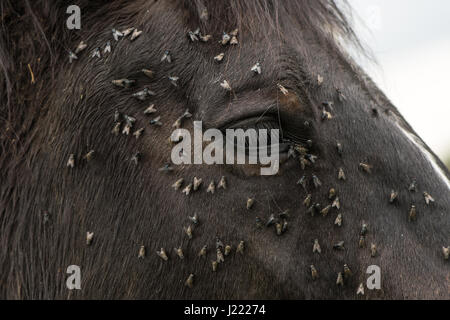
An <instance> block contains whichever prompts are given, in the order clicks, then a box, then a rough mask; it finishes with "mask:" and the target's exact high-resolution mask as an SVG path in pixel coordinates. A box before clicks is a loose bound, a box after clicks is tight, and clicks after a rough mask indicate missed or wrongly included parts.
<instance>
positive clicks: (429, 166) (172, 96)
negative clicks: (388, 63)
mask: <svg viewBox="0 0 450 320" xmlns="http://www.w3.org/2000/svg"><path fill="white" fill-rule="evenodd" d="M72 2H73V1H72ZM72 2H71V1H58V2H55V1H48V0H40V1H33V2H30V1H28V0H20V1H10V0H5V1H2V3H1V4H0V13H1V29H0V30H1V31H0V67H1V70H2V76H1V77H0V96H1V102H0V122H1V128H2V130H1V135H0V137H1V138H0V141H1V149H0V150H1V153H0V175H1V180H2V183H1V185H0V230H1V232H0V243H1V251H0V252H1V253H0V268H1V271H2V272H1V274H0V284H1V285H0V297H1V298H4V299H217V300H222V299H274V300H276V299H449V298H450V290H449V284H450V273H449V264H448V245H449V230H450V219H449V216H448V213H449V209H450V192H449V190H450V182H449V172H448V170H447V169H446V168H445V166H444V165H443V164H442V163H441V162H440V160H439V159H438V158H437V157H436V155H435V154H434V153H433V151H432V150H430V148H429V147H428V146H427V145H426V144H425V143H424V142H423V141H422V140H421V139H420V137H419V136H418V135H417V134H416V133H415V132H414V130H413V129H412V128H411V126H410V125H409V124H408V123H407V122H406V121H405V119H404V118H403V117H402V115H401V114H400V113H399V112H398V111H397V109H396V108H395V106H394V105H393V104H392V103H391V102H390V101H389V99H388V98H387V97H386V96H385V95H384V94H383V93H382V92H381V91H380V89H379V88H378V87H377V86H376V85H375V84H374V82H373V81H372V80H371V79H370V78H369V77H368V76H367V74H366V73H365V72H364V71H363V70H362V68H361V67H359V66H358V65H357V64H356V62H355V61H354V59H352V58H351V56H350V55H349V53H348V52H349V51H348V47H349V46H353V47H354V48H356V49H357V50H359V52H362V53H363V54H364V53H365V54H367V56H370V53H368V52H369V51H368V50H366V49H365V47H364V46H363V45H362V44H361V42H360V41H359V40H358V37H357V36H356V34H355V32H354V31H353V29H352V26H351V22H350V20H349V14H350V8H349V6H348V5H347V4H342V5H338V4H337V3H336V2H335V1H334V0H299V1H281V0H252V1H243V0H234V1H229V0H226V1H212V0H190V1H188V0H186V1H182V0H180V1H175V0H164V1H163V0H159V1H157V0H154V1H143V0H136V1H132V2H125V1H118V0H115V1H96V2H95V3H93V2H91V1H85V0H79V1H76V2H77V3H76V5H77V6H78V8H79V9H80V10H79V12H80V14H81V15H80V17H79V18H80V22H81V23H80V29H79V30H77V29H69V28H68V27H67V26H68V25H69V23H66V22H67V21H68V19H69V18H70V14H71V12H70V10H68V7H69V6H71V5H73V4H74V3H72ZM424 112H425V110H424ZM436 116H438V115H436ZM194 121H201V122H202V124H203V127H204V128H205V129H207V128H216V129H218V130H220V131H221V132H225V130H227V129H229V128H242V129H248V128H254V129H256V130H261V129H277V130H279V133H280V138H282V143H280V145H282V146H283V148H280V151H279V153H280V166H279V171H278V172H277V174H274V175H269V176H262V175H260V174H259V166H254V165H250V164H245V165H238V164H213V165H207V164H181V165H174V164H173V163H172V162H171V150H172V148H173V146H174V141H173V140H169V137H171V134H172V133H173V130H174V128H180V127H181V128H184V129H187V130H189V131H192V130H194V125H193V123H194ZM73 266H75V267H76V268H78V271H79V272H78V276H79V281H78V285H76V282H75V286H70V285H69V284H70V278H71V277H72V273H71V271H70V270H74V269H73V268H74V267H73ZM370 270H375V272H374V273H372V271H370ZM73 275H75V273H74V274H73ZM374 276H377V277H378V278H375V280H373V279H372V280H373V281H372V280H371V279H370V278H371V277H374Z"/></svg>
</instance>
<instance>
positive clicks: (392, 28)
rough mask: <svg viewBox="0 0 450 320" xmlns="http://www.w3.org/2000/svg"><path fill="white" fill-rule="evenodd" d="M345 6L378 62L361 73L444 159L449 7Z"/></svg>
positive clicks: (423, 3) (434, 1) (445, 2)
mask: <svg viewBox="0 0 450 320" xmlns="http://www.w3.org/2000/svg"><path fill="white" fill-rule="evenodd" d="M348 1H349V3H350V4H351V5H352V6H353V8H354V10H355V12H354V15H355V16H354V22H355V29H356V31H357V33H358V34H359V35H360V36H361V37H362V38H363V40H364V41H365V43H366V44H367V45H368V46H369V47H370V48H371V49H372V51H373V53H374V55H375V57H376V59H377V61H378V66H374V65H371V64H369V63H367V62H362V67H363V68H364V69H365V70H366V72H368V73H369V75H370V76H371V77H372V79H373V80H374V81H375V82H376V83H377V84H378V85H379V86H380V87H381V89H382V90H383V91H384V92H385V94H386V95H387V96H388V98H389V99H390V100H391V101H392V102H393V103H394V105H395V106H396V107H397V108H398V109H399V111H400V113H402V115H403V116H404V117H405V119H406V120H407V121H408V122H409V124H410V125H411V126H412V127H413V128H414V130H415V131H416V132H417V133H418V134H419V136H420V137H421V138H422V139H423V140H424V141H425V142H426V143H427V144H428V145H429V146H430V148H431V149H432V150H433V151H434V152H436V154H437V155H438V156H439V157H441V159H444V158H447V159H448V157H450V1H449V0H348ZM363 25H365V27H364V26H363Z"/></svg>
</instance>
